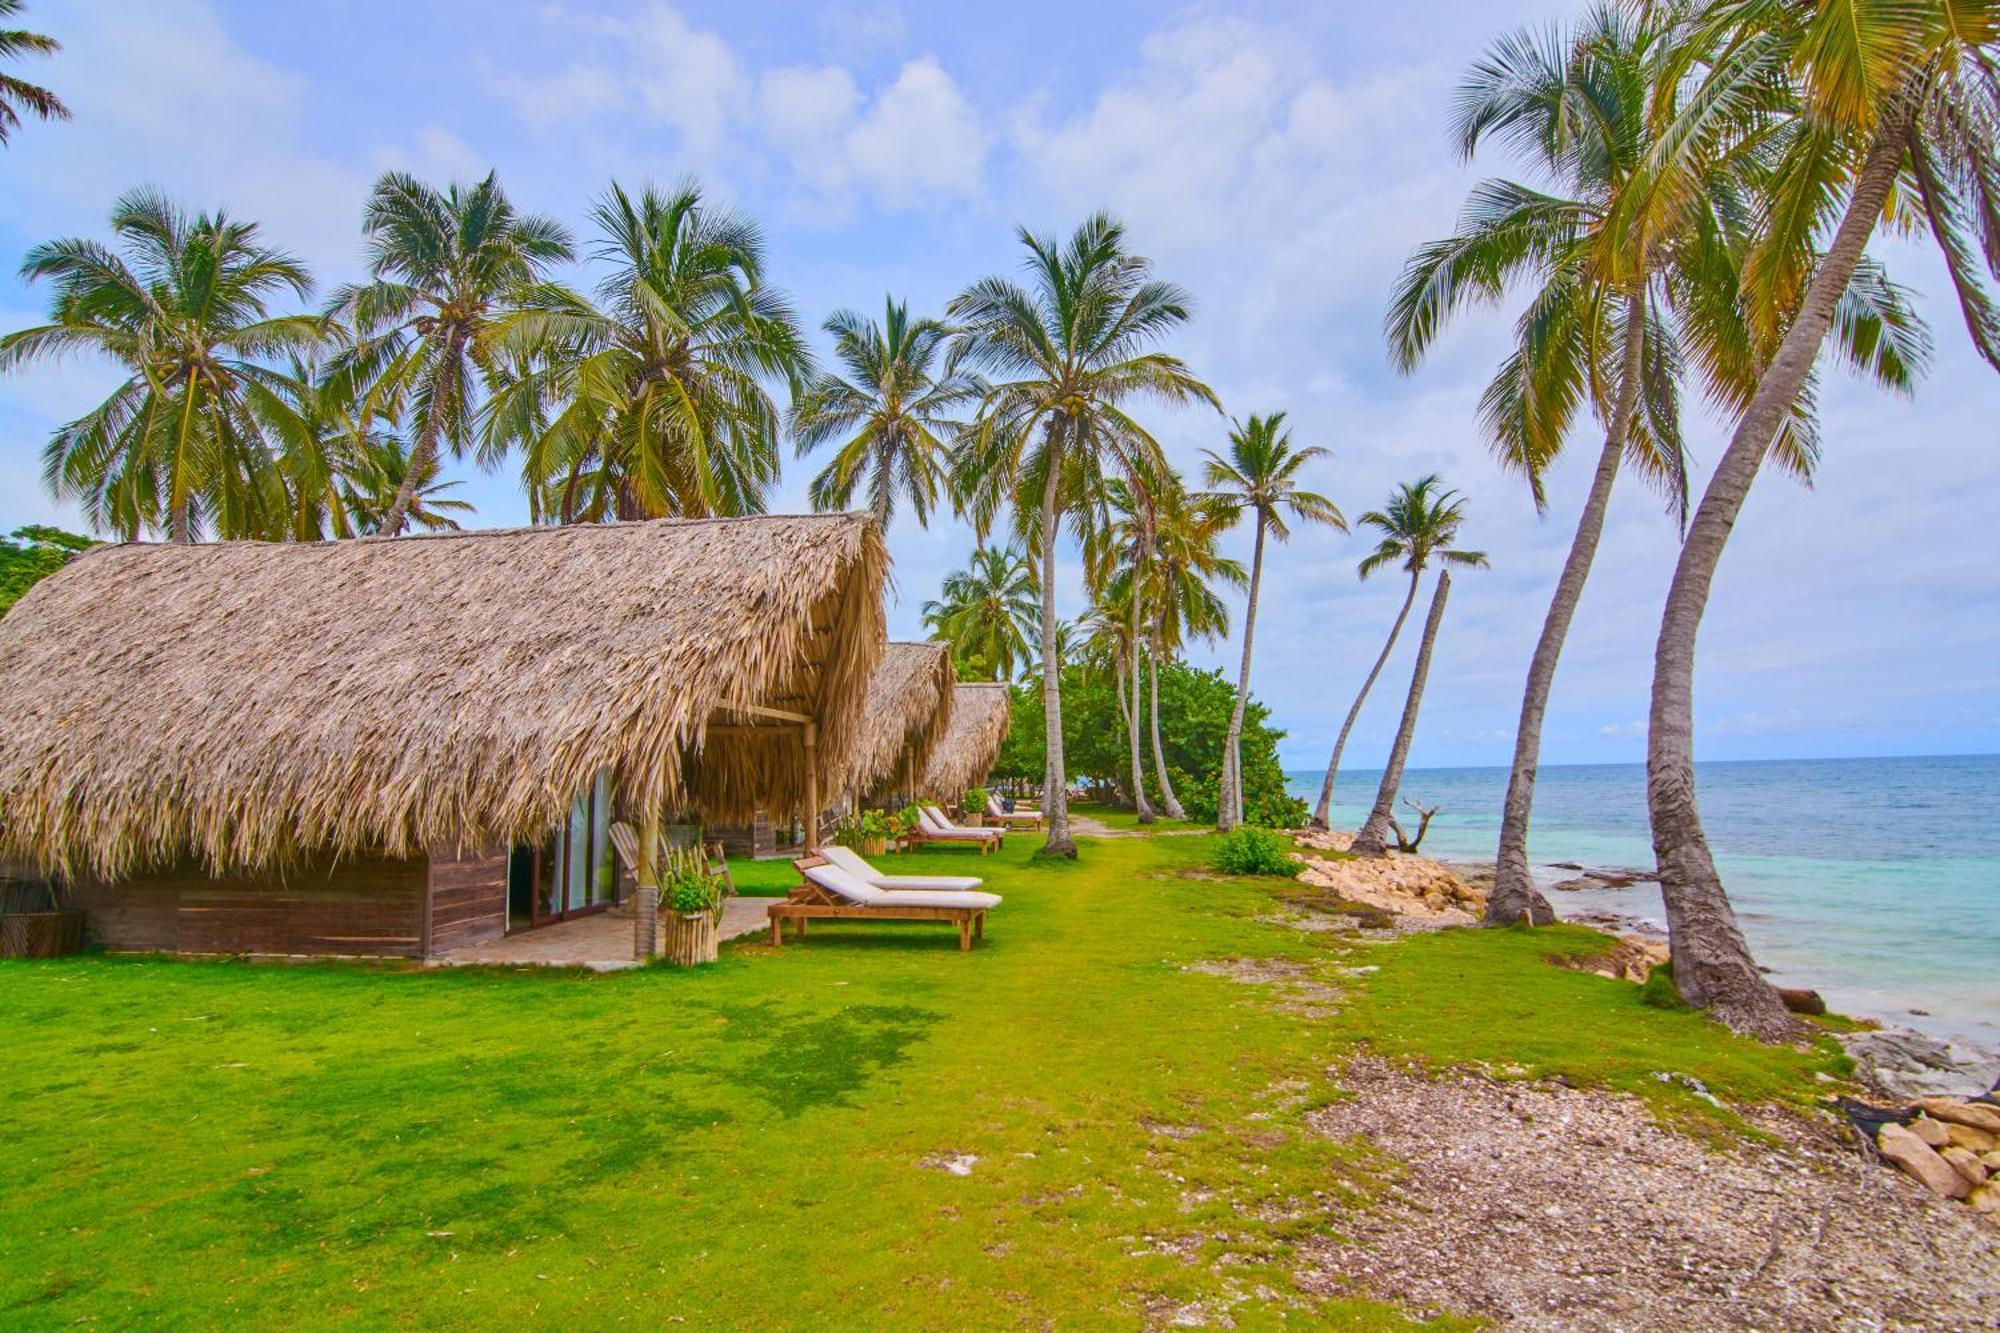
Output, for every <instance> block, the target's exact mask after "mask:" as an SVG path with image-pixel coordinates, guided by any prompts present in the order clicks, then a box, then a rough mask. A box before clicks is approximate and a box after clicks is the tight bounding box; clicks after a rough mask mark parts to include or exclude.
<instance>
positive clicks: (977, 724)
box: [922, 681, 1013, 802]
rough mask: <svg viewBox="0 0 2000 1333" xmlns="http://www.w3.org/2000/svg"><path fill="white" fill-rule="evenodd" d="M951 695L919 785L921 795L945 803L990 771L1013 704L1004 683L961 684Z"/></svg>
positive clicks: (1001, 741)
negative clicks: (940, 734) (948, 720)
mask: <svg viewBox="0 0 2000 1333" xmlns="http://www.w3.org/2000/svg"><path fill="white" fill-rule="evenodd" d="M951 694H952V701H951V725H950V726H949V727H947V728H945V733H944V736H943V738H942V739H940V740H939V741H938V743H937V746H936V747H935V748H934V749H933V750H932V751H931V757H930V762H929V763H928V764H926V765H925V767H924V778H923V784H922V790H923V793H924V795H926V796H929V797H930V798H931V799H932V800H935V801H944V802H953V801H957V800H958V799H959V798H960V797H962V796H964V795H965V793H966V791H967V790H968V789H969V788H971V787H972V785H973V784H974V783H979V782H984V781H985V780H986V775H987V774H988V773H991V772H992V771H993V761H994V760H995V759H997V758H999V756H1000V746H1001V744H1002V743H1003V742H1004V741H1005V740H1006V739H1007V727H1008V725H1009V723H1010V721H1011V716H1010V715H1011V710H1012V708H1013V691H1012V690H1011V689H1009V687H1008V686H1007V684H1006V683H1005V682H1004V681H996V682H984V683H964V682H961V683H960V684H958V685H955V686H953V687H952V691H951Z"/></svg>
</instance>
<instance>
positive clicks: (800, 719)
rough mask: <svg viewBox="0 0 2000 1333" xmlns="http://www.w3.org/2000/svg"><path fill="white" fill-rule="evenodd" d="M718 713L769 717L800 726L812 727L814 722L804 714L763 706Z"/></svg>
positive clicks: (748, 706)
mask: <svg viewBox="0 0 2000 1333" xmlns="http://www.w3.org/2000/svg"><path fill="white" fill-rule="evenodd" d="M716 711H717V712H722V713H736V714H739V715H740V716H743V717H767V718H770V719H771V720H772V721H774V722H791V723H795V724H797V725H799V726H811V725H812V721H813V720H812V718H810V717H808V716H807V715H806V714H804V713H794V712H791V711H790V710H788V709H784V708H766V707H764V706H763V705H762V704H743V705H732V706H730V707H727V708H721V709H717V710H716Z"/></svg>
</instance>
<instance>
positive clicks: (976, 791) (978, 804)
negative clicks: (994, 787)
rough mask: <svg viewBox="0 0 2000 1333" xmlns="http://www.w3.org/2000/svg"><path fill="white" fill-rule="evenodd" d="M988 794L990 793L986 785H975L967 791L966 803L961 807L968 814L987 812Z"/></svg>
mask: <svg viewBox="0 0 2000 1333" xmlns="http://www.w3.org/2000/svg"><path fill="white" fill-rule="evenodd" d="M988 794H989V793H988V792H987V790H986V788H984V787H973V788H971V789H969V790H968V791H967V792H966V793H965V804H964V805H961V806H960V807H959V809H961V810H963V811H965V813H966V814H968V815H983V814H985V813H986V797H987V795H988Z"/></svg>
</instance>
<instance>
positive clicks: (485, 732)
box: [0, 514, 888, 877]
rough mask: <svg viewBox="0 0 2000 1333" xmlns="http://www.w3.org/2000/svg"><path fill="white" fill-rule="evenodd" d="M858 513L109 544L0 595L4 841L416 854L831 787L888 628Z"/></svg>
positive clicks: (57, 860)
mask: <svg viewBox="0 0 2000 1333" xmlns="http://www.w3.org/2000/svg"><path fill="white" fill-rule="evenodd" d="M887 568H888V557H887V554H886V552H885V550H884V548H883V544H882V536H881V532H880V530H879V529H878V528H877V527H876V526H875V524H874V523H872V522H870V521H869V520H867V519H866V518H865V517H862V516H860V515H843V514H829V515H815V516H808V517H758V518H745V519H728V520H660V521H655V522H643V523H619V524H609V525H579V526H573V527H562V528H536V529H512V530H499V531H479V532H464V533H450V534H439V535H429V536H418V537H398V538H370V539H363V540H358V541H340V542H327V543H286V544H276V543H265V542H222V543H216V544H209V545H194V546H158V545H128V546H108V547H103V548H100V549H98V550H95V551H92V552H91V553H89V554H87V555H84V556H82V557H80V558H78V559H77V560H76V561H74V562H72V563H71V564H70V565H69V567H68V568H67V569H65V570H64V571H62V572H61V573H59V574H56V575H54V576H52V577H50V578H48V579H46V580H44V581H43V582H42V583H41V584H39V585H38V586H37V587H36V588H35V589H34V590H33V591H32V592H30V593H29V594H28V596H26V597H25V598H23V599H22V600H21V602H20V603H19V604H18V605H17V606H15V608H14V609H13V610H12V611H11V612H9V613H8V614H7V616H6V617H5V618H4V619H0V697H4V698H6V699H7V701H8V717H7V720H6V724H5V726H4V728H0V855H8V856H15V857H20V858H23V859H26V860H29V861H32V862H35V863H38V864H40V865H42V866H44V867H48V868H52V869H61V870H64V871H87V872H90V873H94V874H96V875H99V876H106V877H110V876H116V875H118V874H121V873H124V872H127V871H129V870H131V869H133V868H134V867H137V866H141V865H145V864H150V863H158V862H162V861H166V860H170V859H173V858H177V857H184V856H186V855H188V854H190V853H192V854H194V855H197V856H199V857H201V858H202V859H203V860H205V861H206V862H207V864H208V865H209V866H211V867H212V868H215V869H217V870H223V869H235V868H245V867H260V866H267V865H272V864H278V863H282V862H284V861H285V860H287V859H288V858H289V857H290V856H291V855H292V854H294V853H297V852H303V851H313V852H322V851H326V850H332V851H335V852H356V853H360V852H364V851H366V852H373V853H381V854H386V855H389V856H403V855H414V854H419V853H423V852H425V851H427V850H429V849H435V848H438V847H441V846H452V845H458V846H466V845H479V844H490V843H493V842H496V841H504V840H524V839H528V838H532V837H536V836H540V835H542V834H544V833H545V832H546V831H547V830H549V829H550V828H552V827H554V826H555V825H556V824H557V823H558V822H559V821H560V820H561V819H562V818H563V815H564V812H565V811H566V810H567V809H568V807H569V805H570V802H571V800H572V798H574V797H575V796H576V794H577V793H578V792H579V791H581V790H583V789H584V788H585V787H586V786H587V785H588V784H589V783H590V782H591V781H592V775H593V774H594V773H595V772H597V771H598V770H599V769H601V768H603V767H607V766H609V767H611V768H613V769H614V770H615V773H616V782H617V789H618V793H619V798H620V800H621V801H631V802H633V803H634V804H635V805H643V804H644V803H648V802H652V803H655V804H654V806H653V808H658V807H659V805H666V806H668V807H677V806H692V807H694V808H696V809H698V810H700V811H701V812H702V813H703V814H705V815H707V816H708V817H710V818H717V819H732V818H733V819H748V818H749V817H750V816H751V815H752V813H753V812H754V811H755V810H756V809H758V808H760V807H761V808H771V809H784V808H788V807H790V806H796V805H797V804H798V803H799V802H800V801H801V799H802V798H803V795H804V789H805V785H806V777H805V766H804V763H803V754H802V747H801V737H802V734H803V731H802V728H801V727H800V726H798V725H793V726H790V727H784V726H778V725H773V722H774V715H773V711H772V710H779V711H781V712H783V713H788V714H793V715H807V716H810V717H812V718H814V719H816V721H817V726H818V737H819V744H818V747H817V754H816V765H815V777H816V781H817V784H818V787H819V790H820V791H821V792H827V793H830V792H833V791H836V790H838V786H837V783H838V780H839V778H840V776H841V774H842V772H843V766H844V764H845V761H846V756H847V752H848V749H849V746H850V745H851V743H852V741H853V739H854V737H855V735H856V732H857V728H858V726H859V723H860V720H861V709H862V701H863V698H864V695H865V692H866V690H867V685H868V681H869V678H870V676H871V674H872V673H873V672H874V669H875V663H876V659H877V658H878V657H879V656H880V653H881V647H882V641H883V617H882V591H883V583H884V581H885V579H886V577H887Z"/></svg>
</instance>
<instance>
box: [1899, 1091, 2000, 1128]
mask: <svg viewBox="0 0 2000 1333" xmlns="http://www.w3.org/2000/svg"><path fill="white" fill-rule="evenodd" d="M1917 1106H1918V1107H1919V1108H1920V1109H1922V1110H1923V1111H1925V1112H1927V1113H1928V1114H1929V1115H1930V1117H1931V1118H1932V1119H1933V1120H1949V1121H1951V1123H1953V1124H1954V1125H1969V1126H1971V1127H1972V1128H1973V1129H1983V1130H1985V1131H1986V1132H1987V1133H1988V1134H2000V1106H1984V1105H1980V1104H1977V1103H1974V1102H1962V1101H1959V1100H1957V1099H1955V1098H1952V1097H1925V1098H1923V1099H1922V1100H1921V1101H1919V1102H1918V1103H1917Z"/></svg>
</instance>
